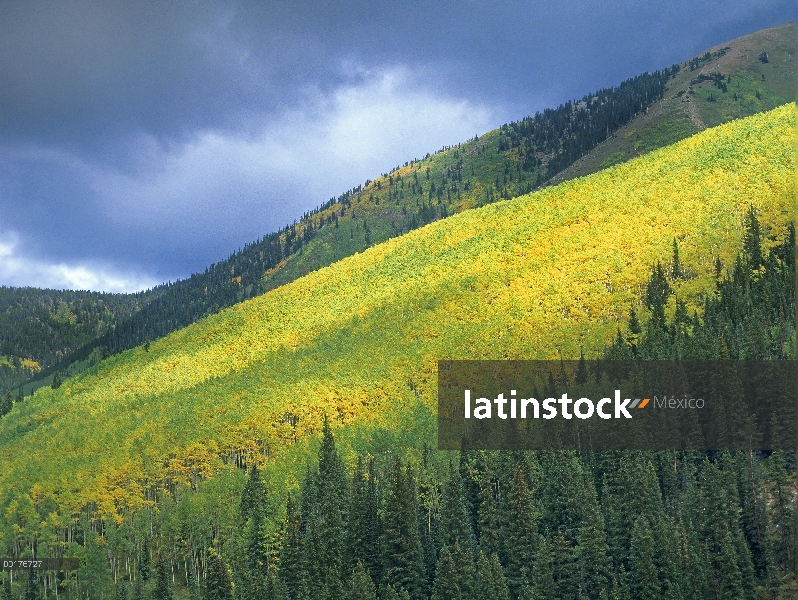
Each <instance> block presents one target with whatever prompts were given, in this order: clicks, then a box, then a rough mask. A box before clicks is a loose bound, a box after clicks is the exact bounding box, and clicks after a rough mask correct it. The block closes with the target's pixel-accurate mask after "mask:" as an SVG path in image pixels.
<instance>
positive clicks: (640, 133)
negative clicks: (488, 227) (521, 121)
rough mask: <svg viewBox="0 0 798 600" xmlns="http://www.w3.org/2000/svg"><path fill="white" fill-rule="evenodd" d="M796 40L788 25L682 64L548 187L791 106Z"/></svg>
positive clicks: (729, 43) (754, 35)
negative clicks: (659, 94) (656, 93)
mask: <svg viewBox="0 0 798 600" xmlns="http://www.w3.org/2000/svg"><path fill="white" fill-rule="evenodd" d="M795 40H796V30H795V23H787V24H785V25H781V26H779V27H772V28H770V29H763V30H761V31H757V32H756V33H752V34H749V35H744V36H742V37H739V38H735V39H734V40H731V41H729V42H725V43H723V44H718V45H717V46H714V47H712V48H710V49H709V50H707V51H706V52H704V53H702V54H699V55H698V56H695V57H693V58H692V59H690V60H687V61H685V62H683V63H681V64H680V65H679V67H680V71H679V73H678V74H677V75H676V77H674V78H673V79H672V80H671V81H669V82H668V85H667V88H666V90H665V93H664V97H663V98H662V100H660V101H658V102H656V103H655V104H654V105H653V106H652V107H651V108H649V109H648V110H646V111H644V112H642V113H640V114H638V115H637V116H636V117H635V118H634V119H632V120H631V121H630V122H629V123H627V124H625V125H624V126H623V127H621V128H619V129H618V131H616V132H615V133H614V134H613V135H612V136H610V137H609V138H608V139H607V140H606V141H604V142H603V143H601V144H599V145H598V146H597V147H596V148H595V149H593V150H592V151H591V152H590V153H588V154H587V155H585V156H583V157H581V158H580V159H578V160H577V161H575V162H574V163H573V164H572V165H570V166H569V167H567V168H566V169H564V170H563V171H562V172H561V173H559V174H557V175H555V176H554V177H553V178H552V179H551V182H550V183H552V184H557V183H561V182H563V181H567V180H568V179H573V178H574V177H582V176H584V175H589V174H590V173H595V172H596V171H600V170H601V169H603V168H605V167H607V166H609V165H611V164H617V163H620V162H624V161H626V160H629V159H631V158H634V157H635V156H639V155H640V154H644V153H646V152H650V151H651V150H654V149H656V148H662V147H664V146H667V145H668V144H672V143H674V142H677V141H679V140H681V139H684V138H686V137H689V136H691V135H693V134H694V133H697V132H699V131H703V130H704V129H706V128H707V127H714V126H715V125H720V124H721V123H725V122H727V121H730V120H732V119H739V118H742V117H747V116H749V115H752V114H756V113H758V112H763V111H767V110H771V109H773V108H775V107H777V106H780V105H782V104H785V103H786V102H793V101H794V100H795V93H796V88H795V83H796V79H795ZM763 53H764V54H765V55H766V56H763ZM765 60H766V61H767V62H764V61H765Z"/></svg>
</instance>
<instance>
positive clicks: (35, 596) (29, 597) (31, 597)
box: [25, 569, 94, 600]
mask: <svg viewBox="0 0 798 600" xmlns="http://www.w3.org/2000/svg"><path fill="white" fill-rule="evenodd" d="M39 588H40V586H39V573H38V572H36V571H34V570H33V569H28V578H27V580H26V582H25V600H41V597H42V594H41V590H40V589H39ZM92 592H94V590H92Z"/></svg>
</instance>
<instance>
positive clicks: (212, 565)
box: [205, 548, 233, 600]
mask: <svg viewBox="0 0 798 600" xmlns="http://www.w3.org/2000/svg"><path fill="white" fill-rule="evenodd" d="M232 598H233V587H232V584H231V582H230V574H229V573H228V572H227V568H226V567H225V566H224V563H223V562H222V559H221V558H220V557H219V555H218V554H217V553H216V551H215V550H214V549H213V548H210V549H209V550H208V573H207V575H206V577H205V600H232Z"/></svg>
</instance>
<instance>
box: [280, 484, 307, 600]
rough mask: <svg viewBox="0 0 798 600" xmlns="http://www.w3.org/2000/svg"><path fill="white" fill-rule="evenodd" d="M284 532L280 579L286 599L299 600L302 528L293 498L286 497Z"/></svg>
mask: <svg viewBox="0 0 798 600" xmlns="http://www.w3.org/2000/svg"><path fill="white" fill-rule="evenodd" d="M285 513H286V514H285V530H284V533H283V544H282V547H281V548H280V561H279V566H280V578H281V579H282V581H283V582H284V583H285V587H286V590H287V591H288V597H289V598H290V599H291V600H296V599H297V598H299V597H300V596H299V593H300V590H301V588H302V582H303V580H304V579H305V574H304V556H303V553H302V527H301V521H300V514H299V511H298V510H297V508H296V503H295V502H294V498H293V496H290V495H289V496H288V503H287V505H286V510H285Z"/></svg>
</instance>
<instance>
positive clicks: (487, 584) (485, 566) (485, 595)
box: [474, 552, 510, 600]
mask: <svg viewBox="0 0 798 600" xmlns="http://www.w3.org/2000/svg"><path fill="white" fill-rule="evenodd" d="M474 599H475V600H510V590H509V589H508V588H507V581H506V580H505V578H504V570H503V569H502V565H501V563H500V562H499V557H498V555H496V554H495V553H494V554H491V555H490V556H486V555H485V554H484V553H482V552H479V556H478V557H477V583H476V593H475V594H474Z"/></svg>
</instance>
